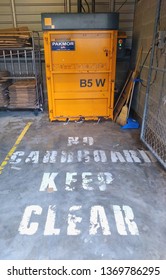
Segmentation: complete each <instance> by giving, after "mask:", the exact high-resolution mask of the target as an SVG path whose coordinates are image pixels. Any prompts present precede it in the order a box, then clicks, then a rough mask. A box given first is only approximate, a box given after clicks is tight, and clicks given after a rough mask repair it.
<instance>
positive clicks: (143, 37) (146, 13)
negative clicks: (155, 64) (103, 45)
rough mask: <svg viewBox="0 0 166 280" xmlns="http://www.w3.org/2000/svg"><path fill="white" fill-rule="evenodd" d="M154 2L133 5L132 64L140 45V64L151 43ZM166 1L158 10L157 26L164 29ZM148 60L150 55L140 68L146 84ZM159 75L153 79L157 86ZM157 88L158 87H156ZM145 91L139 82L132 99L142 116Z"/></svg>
mask: <svg viewBox="0 0 166 280" xmlns="http://www.w3.org/2000/svg"><path fill="white" fill-rule="evenodd" d="M156 4H157V0H146V1H145V0H139V1H137V3H136V7H135V17H134V29H133V48H132V64H133V66H134V64H135V60H136V56H137V54H138V51H139V49H140V47H141V46H142V47H143V53H142V58H141V65H142V63H143V61H144V59H145V57H146V55H147V53H148V51H149V48H150V47H151V44H152V38H153V28H154V20H155V12H156ZM165 11H166V1H165V0H162V2H161V10H160V20H159V26H158V28H159V29H160V30H166V13H165ZM156 57H158V59H159V57H160V54H159V53H156V52H155V57H154V59H155V60H156ZM163 58H164V57H160V64H161V65H162V64H163V62H162V61H161V60H163ZM149 61H150V55H149V56H148V59H147V60H146V63H145V65H144V67H143V69H142V73H141V79H142V80H143V84H144V85H146V84H147V77H148V70H149ZM160 75H162V73H158V74H157V79H156V81H155V83H156V85H155V86H157V81H158V80H160V78H161V77H160ZM158 90H159V89H158ZM145 93H146V87H144V86H142V85H141V84H139V86H138V87H137V89H136V92H135V95H134V100H133V105H132V106H133V109H134V110H135V111H136V113H137V114H138V116H139V117H140V118H142V116H143V111H144V102H145ZM157 94H158V93H157V92H156V99H157Z"/></svg>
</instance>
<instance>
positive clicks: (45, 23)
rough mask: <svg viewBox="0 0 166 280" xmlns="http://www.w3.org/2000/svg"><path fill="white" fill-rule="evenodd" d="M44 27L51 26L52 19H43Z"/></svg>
mask: <svg viewBox="0 0 166 280" xmlns="http://www.w3.org/2000/svg"><path fill="white" fill-rule="evenodd" d="M44 25H45V26H50V25H52V18H45V19H44Z"/></svg>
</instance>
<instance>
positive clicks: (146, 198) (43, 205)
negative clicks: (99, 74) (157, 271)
mask: <svg viewBox="0 0 166 280" xmlns="http://www.w3.org/2000/svg"><path fill="white" fill-rule="evenodd" d="M29 122H32V124H31V123H30V124H29ZM27 124H29V125H30V127H29V129H28V127H27ZM0 127H1V130H0V151H1V152H0V164H1V175H0V220H1V222H0V248H1V250H0V259H37V260H42V259H59V260H61V259H71V260H72V259H78V260H79V259H92V260H94V259H117V260H118V259H165V258H166V250H165V236H166V207H165V205H166V174H165V171H164V170H163V168H162V167H161V166H160V165H159V163H157V162H156V161H155V159H154V158H153V156H152V155H151V154H150V153H148V152H147V151H146V150H147V149H146V148H145V147H144V145H143V144H142V143H141V142H140V140H139V133H140V131H139V130H126V131H122V130H121V129H120V128H119V126H118V125H117V124H114V123H113V122H111V121H107V122H101V123H96V122H86V123H74V122H73V123H71V122H70V123H68V124H65V123H57V122H56V123H50V122H49V121H48V116H47V113H44V114H39V115H38V116H37V117H35V116H34V115H33V112H0ZM25 127H26V128H27V132H26V134H25V135H24V136H23V131H25V130H24V129H25ZM19 136H20V137H22V140H21V139H20V138H18V137H19ZM14 144H15V145H14ZM7 155H8V156H7ZM5 157H6V159H5Z"/></svg>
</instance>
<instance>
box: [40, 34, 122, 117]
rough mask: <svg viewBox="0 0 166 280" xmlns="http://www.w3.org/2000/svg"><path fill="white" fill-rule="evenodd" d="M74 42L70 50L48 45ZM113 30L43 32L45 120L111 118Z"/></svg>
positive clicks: (114, 43) (114, 40)
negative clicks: (73, 48) (56, 49)
mask: <svg viewBox="0 0 166 280" xmlns="http://www.w3.org/2000/svg"><path fill="white" fill-rule="evenodd" d="M54 41H57V42H60V41H74V42H75V50H74V51H61V50H59V51H55V50H52V49H51V42H54ZM116 50H117V31H116V30H83V31H82V30H80V31H78V30H74V31H45V32H44V51H45V65H46V82H47V94H48V106H49V118H50V120H51V121H54V120H62V121H63V120H65V119H66V118H69V119H71V120H72V119H73V120H75V119H79V118H80V117H84V118H85V119H96V118H98V117H101V116H102V117H105V118H111V119H112V118H113V104H114V86H115V72H116Z"/></svg>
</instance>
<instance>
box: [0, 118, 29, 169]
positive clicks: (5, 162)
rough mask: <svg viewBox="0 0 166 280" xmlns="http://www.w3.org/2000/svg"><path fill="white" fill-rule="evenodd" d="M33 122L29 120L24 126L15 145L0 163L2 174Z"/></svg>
mask: <svg viewBox="0 0 166 280" xmlns="http://www.w3.org/2000/svg"><path fill="white" fill-rule="evenodd" d="M31 124H32V122H28V123H27V125H26V126H25V127H24V129H23V131H22V132H21V134H20V135H19V136H18V138H17V140H16V142H15V144H14V145H13V147H12V148H11V150H10V151H9V152H8V154H7V156H6V157H5V159H4V161H3V162H2V163H1V165H0V174H2V171H3V169H4V167H5V166H6V165H7V163H8V161H9V159H10V158H11V156H12V154H13V153H14V152H15V150H16V149H17V147H18V145H19V144H20V142H21V140H22V139H23V137H24V135H25V134H26V132H27V131H28V129H29V128H30V126H31Z"/></svg>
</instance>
